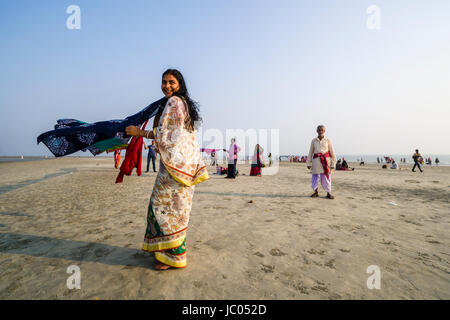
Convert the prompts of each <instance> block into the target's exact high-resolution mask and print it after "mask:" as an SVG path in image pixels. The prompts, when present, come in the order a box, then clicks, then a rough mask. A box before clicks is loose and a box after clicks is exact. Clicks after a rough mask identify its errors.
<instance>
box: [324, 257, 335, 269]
mask: <svg viewBox="0 0 450 320" xmlns="http://www.w3.org/2000/svg"><path fill="white" fill-rule="evenodd" d="M334 261H336V260H335V259H331V260H330V261H328V262H327V263H325V266H326V267H328V268H330V269H336V265H335V264H334Z"/></svg>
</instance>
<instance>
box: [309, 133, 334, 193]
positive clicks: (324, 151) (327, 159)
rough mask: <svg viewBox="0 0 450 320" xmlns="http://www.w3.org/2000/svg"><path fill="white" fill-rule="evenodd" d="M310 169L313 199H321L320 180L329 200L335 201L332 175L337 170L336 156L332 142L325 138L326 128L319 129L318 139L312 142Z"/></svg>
mask: <svg viewBox="0 0 450 320" xmlns="http://www.w3.org/2000/svg"><path fill="white" fill-rule="evenodd" d="M308 160H309V165H308V169H312V188H313V190H314V193H313V194H312V195H311V197H312V198H317V197H319V180H320V181H321V183H322V187H323V188H324V189H325V191H326V192H327V198H328V199H334V196H332V195H331V174H332V173H333V170H334V168H335V164H336V155H335V154H334V150H333V146H332V144H331V140H330V139H328V138H326V137H325V126H324V125H320V126H318V127H317V138H314V139H313V140H312V141H311V147H310V149H309V154H308Z"/></svg>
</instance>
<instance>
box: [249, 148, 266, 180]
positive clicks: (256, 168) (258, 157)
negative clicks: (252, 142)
mask: <svg viewBox="0 0 450 320" xmlns="http://www.w3.org/2000/svg"><path fill="white" fill-rule="evenodd" d="M263 151H264V150H263V148H261V146H260V145H259V143H257V144H256V146H255V152H254V153H253V159H252V166H251V169H250V175H251V176H258V177H261V168H262V167H263V164H264V159H263Z"/></svg>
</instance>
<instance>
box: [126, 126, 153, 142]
mask: <svg viewBox="0 0 450 320" xmlns="http://www.w3.org/2000/svg"><path fill="white" fill-rule="evenodd" d="M125 133H126V134H127V135H129V136H133V137H144V138H147V139H155V135H154V134H153V131H150V130H141V129H139V128H138V127H135V126H128V127H126V128H125Z"/></svg>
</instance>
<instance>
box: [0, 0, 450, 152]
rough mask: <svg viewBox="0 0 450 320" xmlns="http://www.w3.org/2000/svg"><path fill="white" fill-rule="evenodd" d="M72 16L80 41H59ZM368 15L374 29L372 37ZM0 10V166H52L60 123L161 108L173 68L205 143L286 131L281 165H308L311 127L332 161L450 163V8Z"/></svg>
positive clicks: (319, 5) (24, 6)
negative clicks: (43, 161) (195, 106)
mask: <svg viewBox="0 0 450 320" xmlns="http://www.w3.org/2000/svg"><path fill="white" fill-rule="evenodd" d="M71 4H75V5H78V6H79V7H80V9H81V30H69V29H67V28H66V19H67V18H68V17H69V14H67V13H66V8H67V7H68V6H69V5H71ZM372 4H375V5H378V6H379V8H380V9H381V29H380V30H369V29H368V28H367V27H366V20H367V18H368V16H369V15H368V14H367V13H366V10H367V8H368V6H369V5H372ZM0 6H1V10H0V39H1V50H0V67H1V73H0V112H1V117H0V139H1V141H0V155H20V154H24V155H45V154H48V155H49V154H50V153H49V151H48V150H47V148H46V147H45V146H44V145H43V144H40V145H36V137H37V136H38V135H39V134H40V133H42V132H44V131H48V130H51V129H52V128H53V125H54V124H55V122H56V120H57V119H59V118H76V119H79V120H83V121H87V122H95V121H101V120H109V119H121V118H124V117H126V116H128V115H131V114H133V113H135V112H137V111H139V110H140V109H142V108H143V107H145V106H146V105H148V104H149V103H150V102H153V101H154V100H156V99H158V98H160V97H162V93H161V91H160V81H161V73H162V72H163V71H164V70H165V69H167V68H169V67H171V68H177V69H179V70H180V71H181V72H182V73H183V75H184V76H185V79H186V81H187V84H188V88H189V90H190V93H191V96H192V97H193V98H194V99H195V100H197V101H198V102H199V103H200V105H201V113H202V116H203V119H204V126H203V130H207V129H209V128H217V129H219V130H222V131H223V132H225V129H227V128H228V129H230V128H231V129H234V128H242V129H244V130H247V129H249V128H255V129H280V153H281V154H294V153H295V154H305V153H307V152H308V148H309V143H310V141H311V139H312V138H313V137H314V136H315V128H316V126H317V125H318V124H325V125H326V127H327V135H328V136H329V137H330V138H331V139H332V141H333V144H334V148H335V150H336V152H337V153H339V154H403V153H411V152H413V150H414V149H415V148H419V149H420V150H421V151H422V152H423V153H428V154H430V153H431V154H432V153H434V154H443V153H444V154H448V153H450V144H449V143H448V138H449V136H450V135H449V133H450V129H449V128H450V126H449V125H448V120H449V118H450V111H449V110H450V81H449V80H450V61H449V60H450V58H449V57H450V1H448V0H428V1H425V0H423V1H419V0H414V1H411V0H403V1H402V0H396V1H392V0H376V1H373V0H371V1H365V0H342V1H335V0H328V1H325V0H323V1H312V0H311V1H300V0H292V1H289V0H281V1H275V0H271V1H262V0H257V1H256V0H245V1H242V0H240V1H234V0H214V1H210V0H198V1H197V0H195V1H181V0H172V1H164V2H163V1H152V0H146V1H144V0H134V1H119V0H114V1H113V0H108V1H102V0H97V1H87V0H81V1H75V0H74V1H63V0H59V1H54V0H47V1H16V0H15V1H12V0H8V1H6V0H5V1H2V2H1V5H0ZM227 142H228V141H227ZM266 151H267V150H266ZM86 155H88V154H87V153H86Z"/></svg>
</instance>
